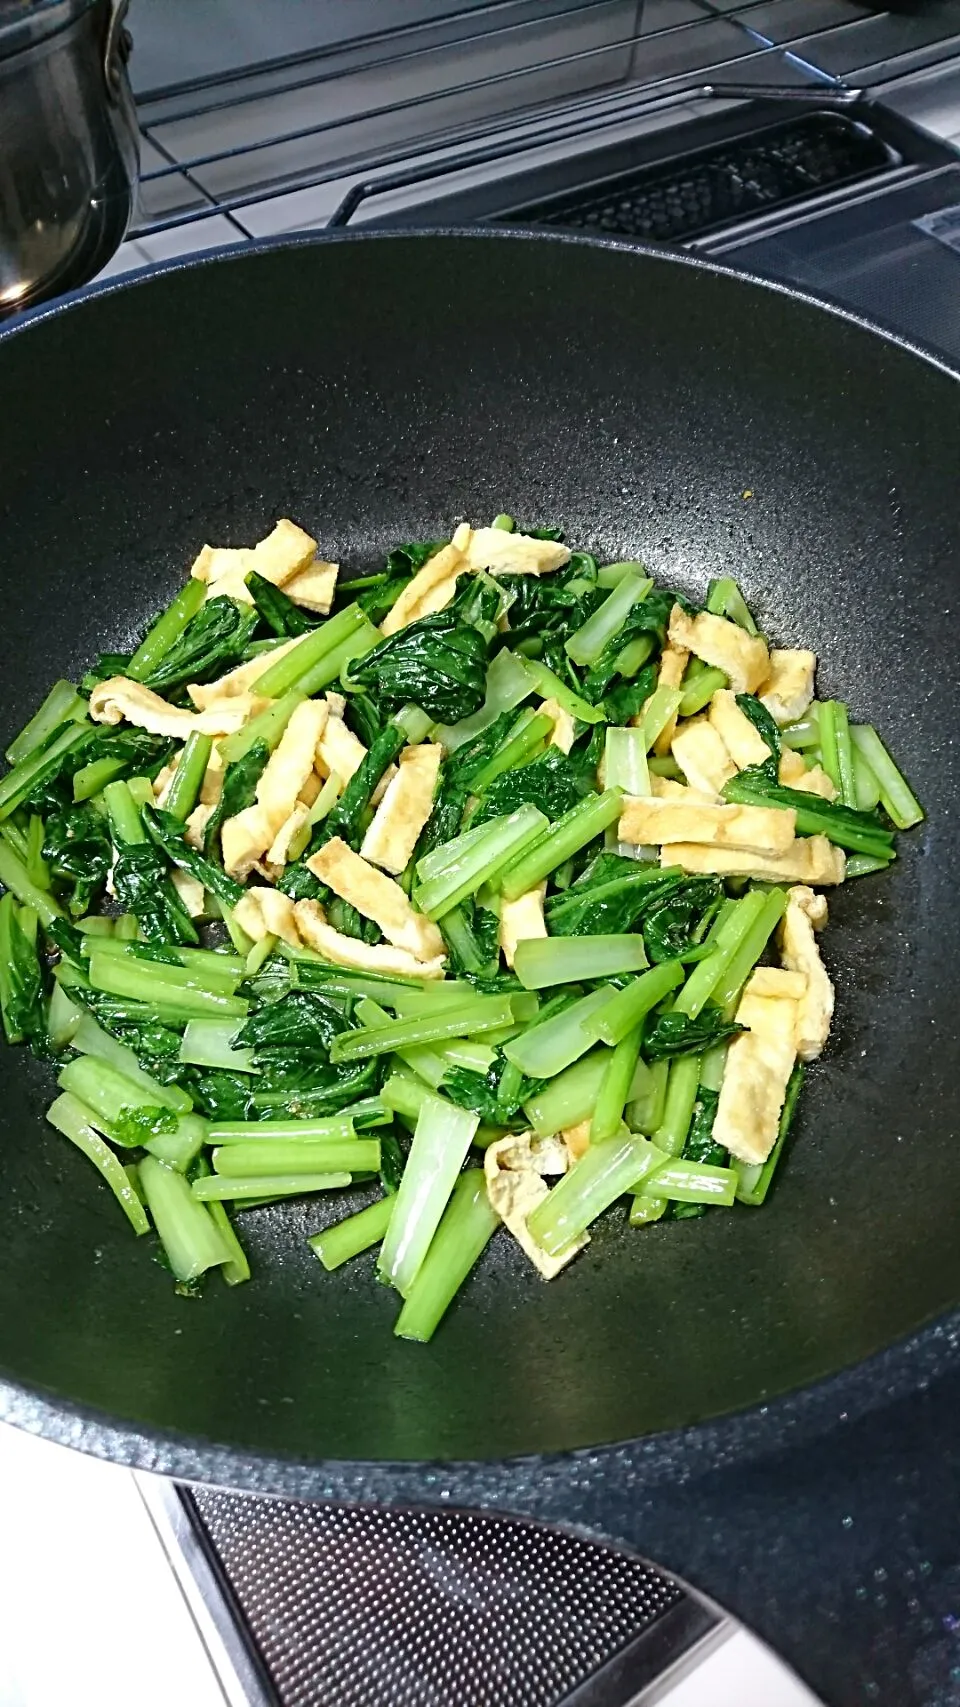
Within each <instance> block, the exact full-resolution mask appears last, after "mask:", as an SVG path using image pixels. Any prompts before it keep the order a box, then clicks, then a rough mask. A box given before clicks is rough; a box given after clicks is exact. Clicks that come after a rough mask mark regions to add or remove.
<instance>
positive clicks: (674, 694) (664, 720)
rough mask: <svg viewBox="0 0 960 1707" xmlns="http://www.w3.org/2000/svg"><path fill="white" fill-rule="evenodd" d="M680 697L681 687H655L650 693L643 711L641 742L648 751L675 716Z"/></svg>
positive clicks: (681, 696) (681, 693)
mask: <svg viewBox="0 0 960 1707" xmlns="http://www.w3.org/2000/svg"><path fill="white" fill-rule="evenodd" d="M682 698H683V689H682V688H655V689H654V691H653V693H652V694H651V695H650V698H649V699H648V700H647V705H646V710H645V711H644V713H643V742H644V746H645V747H646V749H647V752H648V753H649V751H650V748H651V747H652V746H653V743H654V741H655V740H656V739H657V736H658V735H662V734H663V731H664V730H665V729H666V727H667V724H668V723H669V722H670V719H671V718H672V717H676V715H677V712H678V711H679V709H680V701H681V700H682Z"/></svg>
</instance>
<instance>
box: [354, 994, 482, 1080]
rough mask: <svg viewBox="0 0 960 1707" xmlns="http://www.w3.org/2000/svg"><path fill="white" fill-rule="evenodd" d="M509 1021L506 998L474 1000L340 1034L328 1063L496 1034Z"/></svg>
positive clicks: (480, 997) (476, 998) (477, 998)
mask: <svg viewBox="0 0 960 1707" xmlns="http://www.w3.org/2000/svg"><path fill="white" fill-rule="evenodd" d="M513 1019H514V1013H513V1009H512V1007H511V1005H510V997H509V996H475V997H474V998H473V1000H472V1001H471V1002H470V1003H469V1004H464V1006H463V1007H461V1008H449V1009H447V1008H444V1009H441V1010H440V1011H439V1012H438V1013H436V1014H421V1015H418V1016H417V1017H416V1018H415V1019H403V1020H393V1021H391V1022H390V1023H389V1024H387V1025H376V1026H363V1027H361V1028H360V1029H359V1030H356V1031H342V1032H340V1034H339V1036H337V1037H335V1038H334V1040H333V1043H332V1044H331V1046H330V1060H331V1062H332V1063H334V1064H339V1063H340V1062H343V1061H365V1060H367V1059H368V1058H369V1057H370V1056H371V1055H389V1054H392V1053H393V1051H394V1050H397V1049H415V1048H416V1047H417V1046H418V1045H420V1044H425V1043H440V1042H442V1041H443V1039H444V1038H446V1037H471V1036H473V1034H474V1033H476V1032H480V1033H482V1032H485V1031H496V1030H498V1029H499V1028H500V1026H503V1025H509V1024H510V1023H511V1021H512V1020H513Z"/></svg>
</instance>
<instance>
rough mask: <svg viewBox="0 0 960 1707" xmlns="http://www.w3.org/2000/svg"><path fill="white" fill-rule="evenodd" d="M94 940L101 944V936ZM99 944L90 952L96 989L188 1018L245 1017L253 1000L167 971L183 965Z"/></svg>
mask: <svg viewBox="0 0 960 1707" xmlns="http://www.w3.org/2000/svg"><path fill="white" fill-rule="evenodd" d="M94 941H95V942H96V943H97V948H98V947H99V938H95V939H94ZM97 948H95V949H94V952H93V953H92V954H91V956H90V973H89V976H90V982H91V984H92V985H93V988H94V989H95V990H103V991H105V992H106V993H107V994H108V995H111V996H130V997H131V998H132V999H133V1000H134V1001H141V1002H146V1003H148V1004H150V1005H152V1006H155V1007H162V1008H165V1009H166V1010H167V1012H168V1013H169V1014H172V1013H174V1012H176V1013H179V1014H181V1015H182V1016H183V1018H184V1019H194V1018H196V1019H212V1018H214V1017H215V1016H218V1015H219V1016H220V1018H222V1019H230V1018H234V1017H236V1018H243V1017H245V1016H246V1014H247V1013H248V1011H249V1008H250V1003H249V1002H248V1001H247V1000H246V999H245V997H243V996H231V995H227V994H226V993H225V992H224V991H223V989H215V990H210V989H203V988H192V989H191V988H188V987H185V986H184V985H183V984H182V983H179V982H177V981H176V979H175V978H166V977H165V976H164V974H165V973H168V972H169V973H176V972H177V971H178V970H179V968H177V967H175V966H164V965H162V964H161V963H159V962H156V961H154V962H151V961H149V960H134V959H131V960H126V959H119V958H118V957H117V956H116V955H114V954H100V953H98V952H97Z"/></svg>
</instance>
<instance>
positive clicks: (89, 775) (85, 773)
mask: <svg viewBox="0 0 960 1707" xmlns="http://www.w3.org/2000/svg"><path fill="white" fill-rule="evenodd" d="M126 769H127V761H126V759H93V760H92V761H91V763H90V764H89V765H81V766H80V769H79V770H78V771H74V773H73V798H74V800H75V801H76V803H77V805H78V806H79V805H82V803H83V801H85V800H93V799H94V798H95V797H96V796H97V795H99V794H100V793H101V792H102V791H103V789H105V788H106V786H107V783H108V782H114V781H115V780H116V778H117V777H119V776H122V775H123V773H124V771H125V770H126Z"/></svg>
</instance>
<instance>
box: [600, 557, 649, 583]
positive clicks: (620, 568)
mask: <svg viewBox="0 0 960 1707" xmlns="http://www.w3.org/2000/svg"><path fill="white" fill-rule="evenodd" d="M627 575H634V576H639V577H641V578H642V579H643V580H646V579H648V576H647V570H646V566H645V565H644V564H643V563H639V562H636V561H631V560H630V559H629V558H627V559H625V561H624V562H622V563H605V564H604V565H603V568H602V569H601V570H600V572H599V574H598V575H597V586H598V587H603V588H604V589H609V588H611V587H619V585H620V582H621V581H622V580H623V579H624V578H625V577H626V576H627Z"/></svg>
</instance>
